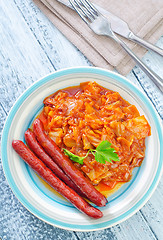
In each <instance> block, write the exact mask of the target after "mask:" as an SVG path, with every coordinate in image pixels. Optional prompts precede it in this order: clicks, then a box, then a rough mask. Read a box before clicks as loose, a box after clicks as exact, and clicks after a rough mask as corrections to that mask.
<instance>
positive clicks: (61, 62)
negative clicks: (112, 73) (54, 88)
mask: <svg viewBox="0 0 163 240" xmlns="http://www.w3.org/2000/svg"><path fill="white" fill-rule="evenodd" d="M14 1H15V3H16V5H17V7H18V8H19V10H20V12H21V14H22V16H23V18H24V20H25V21H26V23H27V24H28V26H29V28H30V30H31V31H32V33H33V34H34V36H35V37H36V39H37V41H38V42H39V44H40V46H41V47H42V49H43V50H44V52H45V53H46V54H47V56H48V57H49V59H50V61H51V62H52V63H53V64H54V66H55V68H56V69H61V68H67V67H72V66H87V65H90V63H89V62H88V60H87V59H86V58H85V56H84V55H83V54H82V53H81V52H80V51H79V50H77V48H76V47H75V46H73V44H71V43H70V42H69V41H68V40H67V39H66V38H65V37H64V36H63V35H62V33H61V32H60V31H59V30H58V29H57V28H55V27H54V25H53V24H52V23H51V22H50V21H49V20H48V18H47V17H46V16H45V15H44V14H43V13H42V12H41V11H40V10H39V9H38V7H37V6H36V5H35V4H34V3H33V2H32V0H30V1H29V0H24V1H21V0H14Z"/></svg>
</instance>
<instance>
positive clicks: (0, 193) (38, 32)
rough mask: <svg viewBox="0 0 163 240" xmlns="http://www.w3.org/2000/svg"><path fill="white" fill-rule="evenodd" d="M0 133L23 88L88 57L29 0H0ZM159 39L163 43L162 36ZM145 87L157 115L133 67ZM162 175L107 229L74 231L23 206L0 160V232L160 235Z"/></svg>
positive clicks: (153, 92)
mask: <svg viewBox="0 0 163 240" xmlns="http://www.w3.org/2000/svg"><path fill="white" fill-rule="evenodd" d="M0 17H1V19H0V122H1V124H0V134H1V132H2V127H3V124H4V121H5V119H6V116H7V114H8V112H9V110H10V108H11V107H12V105H13V104H14V102H15V101H16V99H17V98H18V97H19V96H20V94H21V93H22V92H24V90H25V89H26V88H27V87H28V86H30V85H31V84H32V83H33V82H35V81H36V80H37V79H39V78H40V77H42V76H44V75H46V74H48V73H50V72H52V71H55V70H58V69H61V68H64V67H71V66H79V65H90V63H89V62H88V60H87V59H86V58H85V57H84V56H83V55H82V54H81V53H80V52H79V51H78V50H77V49H76V48H75V47H74V46H73V45H72V44H71V43H70V42H69V41H68V40H67V39H65V38H64V36H63V35H62V34H61V33H60V32H59V31H58V30H57V29H56V28H55V27H54V26H53V25H52V24H51V23H50V22H49V20H48V19H47V18H46V17H45V16H44V15H43V14H42V13H41V12H40V10H38V8H37V7H36V6H35V5H34V4H33V3H32V2H31V0H24V1H21V0H14V1H8V2H7V1H2V0H1V1H0ZM158 45H160V46H162V47H163V38H161V39H160V41H159V42H158ZM144 60H145V61H147V63H148V64H149V66H151V67H152V68H153V70H154V71H156V72H157V73H158V74H159V75H160V76H162V77H163V59H161V58H160V57H158V56H156V55H155V54H153V53H147V54H146V55H145V57H144ZM127 77H128V79H130V80H131V81H132V82H133V83H134V84H136V85H137V86H138V87H140V89H142V90H143V89H145V92H146V93H147V95H148V96H149V98H150V99H151V100H152V101H153V103H154V105H155V106H156V109H157V111H158V113H159V114H160V115H162V102H161V101H162V95H161V94H160V93H159V92H158V91H157V89H156V88H155V86H153V84H152V83H150V82H149V81H148V78H147V77H146V76H145V75H144V74H143V73H142V72H141V71H140V70H139V69H138V68H137V67H135V68H134V69H133V71H132V72H131V73H130V74H128V76H127ZM162 199H163V180H161V182H160V184H159V186H158V188H157V189H156V191H155V193H154V194H153V196H152V197H151V199H150V200H149V201H148V202H147V203H146V205H145V206H144V207H143V208H142V209H141V210H140V211H139V212H138V213H136V214H135V215H134V216H132V217H131V218H130V219H128V220H126V221H125V222H123V223H121V224H118V225H116V226H114V227H111V228H108V229H106V230H102V231H97V232H89V233H79V232H77V233H76V232H72V231H65V230H62V229H59V228H55V227H52V226H50V225H48V224H46V223H44V222H42V221H41V220H39V219H37V218H36V217H35V216H33V215H32V214H31V213H30V212H28V211H27V210H26V209H25V208H24V207H23V206H22V205H21V204H20V203H19V201H18V200H17V199H16V197H15V196H14V195H13V193H12V191H11V189H10V188H9V186H8V183H7V181H6V179H5V177H4V174H3V171H2V166H1V164H0V237H1V238H2V239H3V240H4V239H7V240H10V239H11V240H13V239H16V240H24V239H30V240H33V239H37V240H40V239H45V240H46V239H49V240H51V239H55V240H59V239H68V240H69V239H72V240H73V239H83V240H87V239H88V240H101V239H102V240H103V239H104V240H105V239H111V240H116V239H118V240H124V239H125V240H126V239H127V240H128V239H134V240H135V239H138V240H140V239H141V240H142V239H147V240H148V239H149V240H151V239H159V240H162V239H163V230H162V225H163V210H162V209H163V208H162Z"/></svg>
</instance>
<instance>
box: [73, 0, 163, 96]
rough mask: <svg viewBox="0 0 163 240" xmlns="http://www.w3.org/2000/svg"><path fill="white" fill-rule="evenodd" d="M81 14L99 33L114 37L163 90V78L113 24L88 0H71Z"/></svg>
mask: <svg viewBox="0 0 163 240" xmlns="http://www.w3.org/2000/svg"><path fill="white" fill-rule="evenodd" d="M69 2H70V3H71V5H72V6H73V8H74V9H75V10H76V12H77V13H78V14H79V16H80V17H81V18H82V19H83V20H84V21H85V22H86V23H87V24H88V26H89V27H90V28H91V29H92V30H93V32H95V33H96V34H98V35H105V36H108V37H111V38H112V39H114V40H115V41H116V42H117V43H118V44H120V46H121V47H122V48H123V49H124V50H125V51H126V52H127V53H128V54H129V55H130V56H131V57H132V58H133V60H134V61H135V62H136V63H137V65H138V66H139V67H140V68H141V69H142V70H143V71H144V72H145V73H146V75H147V76H148V77H149V78H150V79H151V80H152V81H153V82H154V83H155V84H156V85H157V87H158V88H159V89H160V90H161V91H162V92H163V79H161V78H160V77H159V76H158V75H157V74H156V73H154V72H153V71H152V70H151V69H150V68H149V67H148V66H147V65H146V64H145V63H143V62H142V61H141V60H140V59H139V58H138V57H137V56H136V55H135V54H134V53H133V52H132V50H131V49H130V48H129V47H128V46H127V45H126V44H125V43H124V42H123V41H122V40H121V39H120V38H118V37H117V36H116V35H115V34H114V33H113V31H112V29H111V24H110V22H109V21H108V19H107V18H105V17H104V16H103V15H102V14H101V13H100V12H99V11H98V10H97V9H96V8H95V7H94V6H93V5H92V4H91V3H90V2H89V1H88V0H69Z"/></svg>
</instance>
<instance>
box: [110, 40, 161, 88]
mask: <svg viewBox="0 0 163 240" xmlns="http://www.w3.org/2000/svg"><path fill="white" fill-rule="evenodd" d="M112 38H113V39H114V40H115V41H116V42H117V43H119V44H120V45H121V47H122V48H123V49H124V50H125V51H126V52H127V53H128V54H129V55H130V56H131V57H132V58H133V60H134V61H135V62H136V63H137V65H138V66H139V67H140V68H141V69H142V70H143V71H144V72H145V73H146V75H147V76H148V77H149V78H150V79H151V80H152V81H153V82H154V83H155V84H156V86H157V87H158V88H159V89H160V91H161V92H163V79H162V78H160V77H159V76H158V75H157V74H156V73H154V72H153V71H152V70H151V69H150V68H149V67H148V66H147V65H146V64H145V63H143V62H142V61H141V60H140V58H138V57H137V56H136V55H135V54H134V53H133V52H132V51H131V49H130V48H129V47H128V46H127V45H126V44H125V43H124V42H123V41H122V40H121V39H119V38H118V37H117V36H115V35H113V36H112Z"/></svg>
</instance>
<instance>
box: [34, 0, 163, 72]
mask: <svg viewBox="0 0 163 240" xmlns="http://www.w3.org/2000/svg"><path fill="white" fill-rule="evenodd" d="M33 1H34V2H35V4H36V5H37V6H38V7H39V8H40V9H41V10H42V12H43V13H44V14H45V15H46V16H47V17H48V18H49V19H50V20H51V22H52V23H53V24H54V25H55V26H56V27H57V28H58V29H59V30H60V31H61V32H62V33H63V34H64V35H65V36H66V37H67V38H68V39H69V40H70V41H71V42H72V43H73V44H74V45H75V46H76V47H77V48H78V49H79V50H80V51H81V52H82V53H83V54H84V55H85V56H86V57H87V58H88V59H89V61H90V62H91V63H92V64H93V65H94V66H97V67H102V68H106V69H110V70H112V69H113V68H115V69H116V70H117V71H118V72H120V73H121V74H123V75H126V74H127V73H128V72H129V71H130V70H131V69H132V68H133V67H134V65H135V63H134V61H133V60H132V59H131V58H130V57H129V56H128V54H126V53H125V52H124V50H123V49H122V48H121V47H120V46H119V45H118V44H117V43H115V42H114V41H113V40H112V39H110V38H108V37H105V36H97V35H96V34H94V33H93V32H92V30H91V29H89V27H88V26H87V25H86V24H85V22H83V21H82V20H81V18H80V17H79V16H78V14H77V13H76V12H74V11H73V10H71V9H69V8H68V7H66V6H64V5H63V4H61V3H58V2H57V1H56V0H33ZM67 1H68V0H67ZM91 2H93V3H95V4H96V5H99V6H100V7H102V8H104V9H105V10H108V11H110V12H111V13H113V14H115V15H117V16H118V17H120V18H121V19H123V20H124V21H126V22H127V23H128V24H129V26H130V29H131V30H132V31H133V32H134V33H135V34H137V35H138V36H139V37H142V38H144V39H145V40H148V41H150V42H151V43H153V44H154V43H156V41H157V40H158V39H159V38H160V37H161V35H162V34H163V0H141V1H140V0H116V1H115V0H91ZM123 40H124V41H125V42H126V43H127V45H128V46H129V47H130V48H131V49H132V50H133V51H134V52H135V53H136V54H137V55H138V56H139V57H140V58H142V57H143V55H144V54H145V52H146V50H145V49H144V48H142V47H140V46H139V45H137V44H135V43H132V42H131V41H129V40H126V39H124V38H123Z"/></svg>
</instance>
